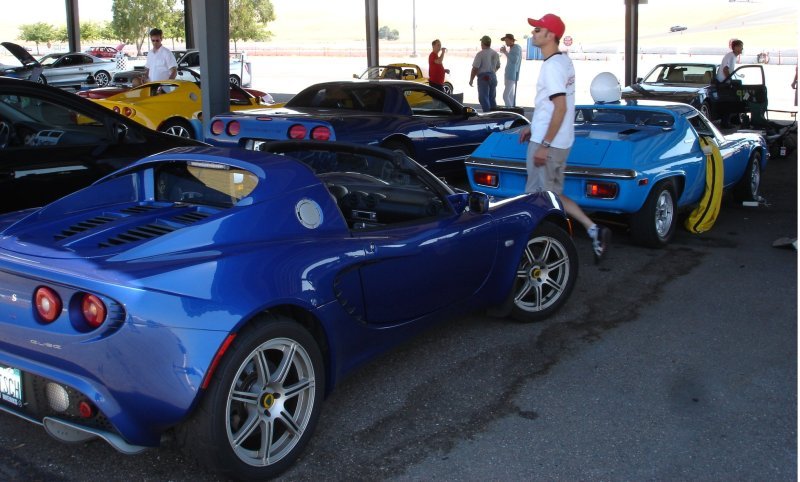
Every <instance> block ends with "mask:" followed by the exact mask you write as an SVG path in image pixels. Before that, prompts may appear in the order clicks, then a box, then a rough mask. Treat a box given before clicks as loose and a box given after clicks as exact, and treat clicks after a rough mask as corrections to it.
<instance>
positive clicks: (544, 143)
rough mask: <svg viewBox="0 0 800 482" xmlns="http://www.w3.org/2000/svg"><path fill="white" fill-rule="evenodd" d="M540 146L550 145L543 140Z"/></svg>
mask: <svg viewBox="0 0 800 482" xmlns="http://www.w3.org/2000/svg"><path fill="white" fill-rule="evenodd" d="M541 146H542V147H550V143H549V142H547V141H544V140H543V141H542V144H541Z"/></svg>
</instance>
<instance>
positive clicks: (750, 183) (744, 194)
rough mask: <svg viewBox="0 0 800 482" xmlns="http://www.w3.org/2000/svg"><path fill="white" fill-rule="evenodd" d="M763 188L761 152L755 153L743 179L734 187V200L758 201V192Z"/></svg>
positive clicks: (748, 163)
mask: <svg viewBox="0 0 800 482" xmlns="http://www.w3.org/2000/svg"><path fill="white" fill-rule="evenodd" d="M760 187H761V151H753V153H752V154H751V155H750V160H749V161H748V162H747V168H746V169H745V171H744V173H743V174H742V178H741V179H739V182H737V183H736V185H735V186H734V187H733V198H734V199H735V200H736V201H740V202H741V201H758V200H759V199H760V196H759V195H758V190H759V188H760Z"/></svg>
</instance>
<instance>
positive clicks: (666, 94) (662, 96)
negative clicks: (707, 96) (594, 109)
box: [622, 84, 705, 103]
mask: <svg viewBox="0 0 800 482" xmlns="http://www.w3.org/2000/svg"><path fill="white" fill-rule="evenodd" d="M704 90H705V87H702V86H685V85H674V84H631V85H630V86H629V87H625V88H624V89H623V90H622V98H623V99H659V100H667V101H671V102H683V103H688V102H687V100H691V99H694V98H696V97H697V96H698V95H699V94H700V93H702V92H703V91H704Z"/></svg>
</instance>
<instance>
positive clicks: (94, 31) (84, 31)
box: [81, 22, 103, 42]
mask: <svg viewBox="0 0 800 482" xmlns="http://www.w3.org/2000/svg"><path fill="white" fill-rule="evenodd" d="M101 38H103V25H102V24H100V23H97V22H86V23H81V40H86V41H89V42H91V41H93V40H98V39H101Z"/></svg>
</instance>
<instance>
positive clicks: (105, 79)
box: [94, 70, 111, 87]
mask: <svg viewBox="0 0 800 482" xmlns="http://www.w3.org/2000/svg"><path fill="white" fill-rule="evenodd" d="M94 81H95V82H97V85H99V86H100V87H105V86H107V85H108V83H109V82H111V75H110V74H109V73H108V72H106V71H104V70H101V71H99V72H97V73H95V74H94Z"/></svg>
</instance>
